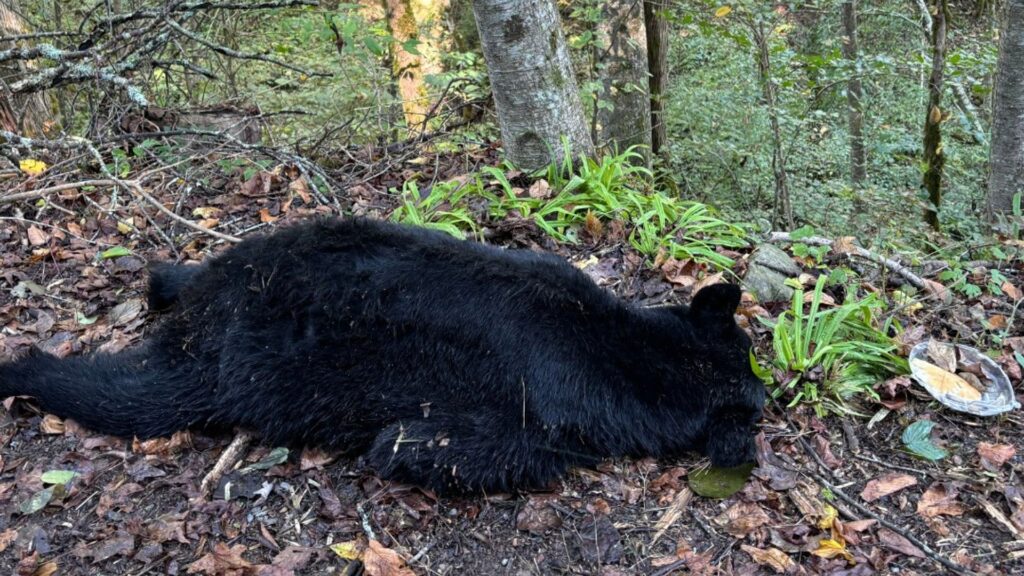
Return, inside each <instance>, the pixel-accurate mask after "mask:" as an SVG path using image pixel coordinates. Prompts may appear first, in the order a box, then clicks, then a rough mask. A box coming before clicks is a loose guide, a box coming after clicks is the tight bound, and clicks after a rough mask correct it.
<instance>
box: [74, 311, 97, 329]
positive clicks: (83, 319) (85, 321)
mask: <svg viewBox="0 0 1024 576" xmlns="http://www.w3.org/2000/svg"><path fill="white" fill-rule="evenodd" d="M98 318H99V316H93V317H92V318H90V317H88V316H86V315H85V314H82V313H81V312H80V311H78V310H76V311H75V320H77V321H78V323H79V324H81V325H82V326H88V325H90V324H93V323H95V322H96V319H98Z"/></svg>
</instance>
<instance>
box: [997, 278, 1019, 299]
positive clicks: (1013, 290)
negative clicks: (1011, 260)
mask: <svg viewBox="0 0 1024 576" xmlns="http://www.w3.org/2000/svg"><path fill="white" fill-rule="evenodd" d="M1000 288H1002V289H1003V294H1006V295H1007V296H1009V297H1010V298H1012V299H1013V300H1020V299H1021V298H1024V294H1022V293H1021V291H1020V288H1017V287H1016V286H1014V285H1013V283H1012V282H1010V281H1009V280H1007V281H1005V282H1003V285H1002V286H1000Z"/></svg>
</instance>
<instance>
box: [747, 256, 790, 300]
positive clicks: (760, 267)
mask: <svg viewBox="0 0 1024 576" xmlns="http://www.w3.org/2000/svg"><path fill="white" fill-rule="evenodd" d="M799 275H800V267H799V266H797V265H796V262H793V259H792V258H790V257H789V254H786V253H785V252H784V251H782V250H781V249H779V248H776V247H775V246H773V245H771V244H762V245H761V246H758V248H757V250H754V253H753V254H752V255H751V256H750V262H748V263H747V275H746V276H745V277H744V278H743V280H744V285H745V287H746V289H747V290H749V291H750V292H753V293H754V295H755V296H757V300H758V301H759V302H777V301H782V300H789V299H790V298H792V297H793V289H792V288H790V287H789V286H786V284H785V282H786V279H787V278H796V277H797V276H799Z"/></svg>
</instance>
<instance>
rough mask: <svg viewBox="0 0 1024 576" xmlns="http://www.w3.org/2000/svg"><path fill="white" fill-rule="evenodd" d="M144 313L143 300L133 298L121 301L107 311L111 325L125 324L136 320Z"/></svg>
mask: <svg viewBox="0 0 1024 576" xmlns="http://www.w3.org/2000/svg"><path fill="white" fill-rule="evenodd" d="M141 313H142V300H140V299H138V298H131V299H128V300H125V301H124V302H121V303H120V304H118V305H117V306H114V307H113V308H111V309H110V312H108V313H107V321H108V322H110V325H111V326H124V325H125V324H127V323H129V322H131V321H132V320H135V319H136V318H138V317H139V314H141Z"/></svg>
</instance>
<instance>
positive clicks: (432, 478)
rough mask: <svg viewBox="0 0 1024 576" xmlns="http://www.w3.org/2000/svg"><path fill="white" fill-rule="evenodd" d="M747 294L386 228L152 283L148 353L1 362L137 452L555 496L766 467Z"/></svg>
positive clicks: (271, 243) (6, 390)
mask: <svg viewBox="0 0 1024 576" xmlns="http://www.w3.org/2000/svg"><path fill="white" fill-rule="evenodd" d="M739 297H740V291H739V289H738V288H737V287H736V286H732V285H727V284H720V285H715V286H709V287H707V288H705V289H703V290H701V291H700V292H699V293H698V294H697V295H696V296H695V297H694V298H693V301H692V303H691V305H690V306H688V307H687V306H672V307H659V308H640V307H636V306H632V305H630V304H628V303H625V302H623V301H621V300H620V299H618V298H616V297H615V296H613V295H612V294H610V293H608V292H606V291H605V290H604V289H602V288H600V287H598V286H597V285H596V284H594V283H593V282H592V281H591V280H590V279H589V278H588V277H587V276H586V275H585V274H583V273H582V272H580V271H579V270H577V269H575V268H574V267H573V266H571V265H570V264H568V263H567V262H565V261H564V260H562V259H560V258H558V257H556V256H554V255H550V254H540V253H535V252H531V251H525V250H503V249H499V248H494V247H489V246H485V245H482V244H478V243H474V242H466V241H460V240H456V239H454V238H451V237H449V236H447V235H445V234H442V233H440V232H434V231H430V230H424V229H418V228H412V227H406V226H400V225H395V224H388V223H383V222H375V221H369V220H358V219H355V220H344V221H341V220H322V221H314V222H309V223H304V224H299V225H295V226H292V227H289V228H286V229H283V230H281V231H279V232H277V233H275V234H271V235H267V236H263V237H255V238H251V239H247V240H245V241H244V242H242V243H240V244H238V245H237V246H234V247H232V248H230V249H228V250H226V251H225V252H223V253H222V254H220V255H218V256H214V257H211V258H209V259H208V260H207V261H206V262H205V263H204V264H202V265H201V266H171V265H163V266H157V267H155V268H153V269H152V270H151V278H150V306H151V308H167V309H168V311H167V313H166V314H165V318H164V319H163V321H162V322H160V323H159V325H158V327H157V328H156V330H155V332H154V333H153V334H152V336H151V337H149V338H148V339H147V341H146V342H145V343H144V344H142V345H141V346H139V347H138V348H135V349H131V350H127V351H124V352H120V353H117V354H113V355H104V354H95V355H92V356H86V357H75V358H67V359H58V358H56V357H53V356H50V355H47V354H45V353H42V352H39V351H34V352H32V353H30V354H29V355H28V356H27V357H25V358H22V359H20V360H18V361H15V362H12V363H8V364H5V365H0V396H2V397H7V396H13V395H25V396H32V397H35V398H36V399H37V400H38V402H39V403H40V405H41V406H42V408H43V409H45V410H46V411H48V412H52V413H54V414H56V415H58V416H62V417H66V418H73V419H75V420H76V421H78V422H79V423H80V424H82V425H84V426H85V427H87V428H90V429H93V430H96V431H98V432H103V433H108V434H114V435H120V436H125V437H131V436H137V437H139V438H149V437H154V436H164V435H169V434H171V433H173V432H175V431H177V430H181V429H184V428H188V427H197V428H202V427H217V428H223V427H234V426H237V427H241V428H244V429H249V430H252V431H255V432H256V433H257V434H259V435H261V436H262V438H263V440H264V441H265V442H267V443H271V444H289V445H299V446H304V445H315V446H321V447H324V448H327V449H340V450H343V451H346V452H354V453H365V454H366V455H367V458H368V461H369V463H370V465H371V466H372V467H373V468H374V469H376V470H377V471H378V472H379V473H380V474H381V475H382V476H383V477H386V478H392V479H395V480H398V481H404V482H409V483H414V484H419V485H421V486H426V487H429V488H432V489H434V490H437V491H439V492H466V491H472V492H478V491H507V490H510V489H528V488H538V487H544V486H546V485H547V484H549V483H550V482H551V481H552V480H554V479H556V478H557V477H558V476H559V475H560V474H562V473H563V472H565V470H566V469H567V467H570V466H574V465H593V464H595V463H596V462H598V461H600V460H601V459H602V458H605V457H611V456H656V457H658V456H668V455H674V454H679V453H681V452H684V451H688V450H696V451H701V452H704V453H706V454H707V455H709V456H710V457H711V461H712V463H713V464H714V465H716V466H733V465H738V464H741V463H743V462H745V461H749V460H752V459H753V456H754V443H753V426H754V425H755V423H756V421H757V420H758V419H759V418H760V416H761V409H762V406H763V404H764V395H765V392H764V386H763V384H762V383H761V382H760V381H759V380H758V378H757V377H755V376H754V374H753V372H752V370H751V368H750V363H749V356H748V354H749V348H750V345H751V344H750V340H749V338H748V337H747V336H746V334H745V333H744V332H743V331H742V330H741V329H740V328H739V327H738V326H737V325H736V322H735V320H734V318H733V313H734V312H735V309H736V306H737V304H738V302H739Z"/></svg>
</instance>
